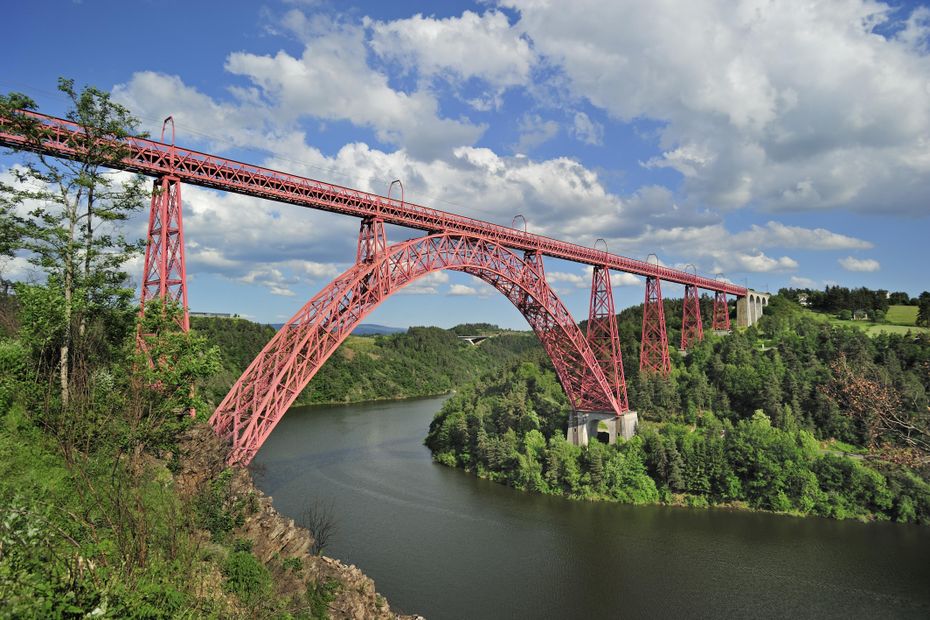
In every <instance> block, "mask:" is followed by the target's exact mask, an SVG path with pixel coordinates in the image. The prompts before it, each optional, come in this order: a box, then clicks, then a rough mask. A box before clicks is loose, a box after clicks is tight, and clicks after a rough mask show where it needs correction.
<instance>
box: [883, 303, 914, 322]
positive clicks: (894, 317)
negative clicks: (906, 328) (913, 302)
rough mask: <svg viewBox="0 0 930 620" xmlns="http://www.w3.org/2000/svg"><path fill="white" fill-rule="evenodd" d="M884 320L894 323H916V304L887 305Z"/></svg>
mask: <svg viewBox="0 0 930 620" xmlns="http://www.w3.org/2000/svg"><path fill="white" fill-rule="evenodd" d="M885 320H886V321H888V322H889V323H892V324H894V325H916V324H917V306H889V307H888V314H886V315H885Z"/></svg>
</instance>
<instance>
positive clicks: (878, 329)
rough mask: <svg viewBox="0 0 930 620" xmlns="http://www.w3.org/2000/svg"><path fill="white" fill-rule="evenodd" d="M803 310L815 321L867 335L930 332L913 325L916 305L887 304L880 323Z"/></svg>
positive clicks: (915, 316) (915, 318)
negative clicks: (886, 312) (851, 319)
mask: <svg viewBox="0 0 930 620" xmlns="http://www.w3.org/2000/svg"><path fill="white" fill-rule="evenodd" d="M804 312H805V313H806V315H807V316H810V317H811V318H813V319H815V320H817V321H824V322H827V323H830V324H831V325H837V326H842V327H854V328H856V329H860V330H862V331H864V332H865V333H866V334H868V335H869V336H877V335H878V334H882V333H885V334H906V333H908V332H911V333H924V334H926V333H930V329H927V328H926V327H917V326H916V325H915V323H916V322H917V306H889V308H888V314H886V315H885V321H884V322H880V323H879V322H875V323H873V322H872V321H844V320H842V319H839V318H837V317H836V316H835V315H833V314H827V313H824V312H816V311H814V310H809V309H805V310H804Z"/></svg>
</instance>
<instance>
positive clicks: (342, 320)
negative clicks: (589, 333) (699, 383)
mask: <svg viewBox="0 0 930 620" xmlns="http://www.w3.org/2000/svg"><path fill="white" fill-rule="evenodd" d="M366 227H367V228H366ZM541 258H542V257H541V255H539V254H533V253H528V254H527V255H526V256H525V257H521V256H518V255H517V254H515V253H514V252H513V251H511V250H509V249H508V248H506V247H504V246H502V245H500V244H498V243H495V242H494V241H491V240H489V239H486V238H483V237H478V236H463V235H461V234H452V233H440V234H434V235H429V236H426V237H420V238H417V239H412V240H410V241H406V242H403V243H398V244H396V245H393V246H390V247H387V246H386V243H384V236H383V226H382V225H381V224H380V222H375V223H374V224H372V222H371V221H366V222H365V223H363V225H362V235H361V237H360V240H359V253H358V261H357V263H356V264H355V265H354V266H353V267H352V268H350V269H349V270H348V271H346V272H345V273H343V274H342V275H341V276H339V277H337V278H336V279H335V280H333V281H332V282H331V283H330V284H329V285H328V286H327V287H326V288H324V289H323V290H322V291H320V292H319V293H318V294H317V295H316V296H315V297H314V298H313V299H311V300H310V301H309V302H307V304H306V305H305V306H304V307H303V308H301V309H300V311H299V312H298V313H297V314H295V315H294V316H293V318H291V319H290V320H289V321H288V322H287V323H286V324H285V325H284V327H282V328H281V329H280V330H279V331H278V333H277V334H276V335H275V337H274V338H272V339H271V341H270V342H269V343H268V344H267V345H266V346H265V348H264V349H262V351H261V353H259V354H258V357H256V358H255V360H254V361H253V362H252V363H251V365H249V367H248V369H246V371H245V372H244V373H243V374H242V376H241V377H240V378H239V380H238V381H237V382H236V384H235V385H234V386H233V388H232V390H230V392H229V394H227V396H226V398H224V399H223V402H222V403H221V404H220V406H219V407H218V408H217V409H216V411H215V412H214V413H213V416H212V417H211V418H210V424H211V425H212V426H213V429H214V430H215V432H216V433H217V435H219V436H220V437H221V438H223V439H225V440H226V441H227V442H228V443H229V446H230V452H229V457H228V462H229V463H231V464H240V465H247V464H248V463H250V462H251V460H252V459H253V458H254V456H255V454H256V453H257V452H258V450H259V448H260V447H261V446H262V444H263V443H264V441H265V439H267V437H268V435H269V434H270V433H271V431H272V430H273V429H274V427H275V425H276V424H277V423H278V421H279V420H280V419H281V417H282V416H283V415H284V414H285V412H286V411H287V410H288V408H289V407H290V406H291V404H292V403H293V402H294V400H295V399H296V398H297V396H298V395H299V394H300V392H301V390H303V389H304V387H306V385H307V383H309V382H310V380H311V379H312V378H313V376H314V375H315V374H316V372H317V371H318V370H319V369H320V368H321V367H322V366H323V364H324V363H325V362H326V360H327V359H329V357H330V356H331V355H332V354H333V352H335V351H336V349H337V348H338V347H339V345H340V344H341V343H342V341H343V340H345V338H346V337H347V336H348V335H349V334H350V333H351V332H352V330H353V328H355V326H356V325H358V324H359V323H360V322H361V321H362V320H363V319H364V318H365V316H367V315H368V314H369V313H370V312H372V311H373V310H374V309H375V308H377V307H378V305H380V303H381V302H382V301H384V300H385V299H387V297H389V296H390V295H392V294H393V293H395V292H397V291H398V290H400V289H401V288H403V287H405V286H407V285H408V284H410V283H411V282H414V281H415V280H417V279H418V278H422V277H423V276H425V275H427V274H429V273H432V272H434V271H439V270H443V269H453V270H457V271H464V272H467V273H470V274H472V275H475V276H477V277H479V278H481V279H482V280H484V281H485V282H487V283H489V284H491V285H492V286H493V287H494V288H496V289H497V290H498V291H500V292H501V293H503V294H504V296H505V297H507V299H509V300H510V301H511V302H512V303H513V304H514V305H515V306H516V307H517V309H518V310H519V311H520V312H521V313H522V314H523V316H524V317H526V320H527V322H528V323H529V324H530V326H531V327H532V328H533V331H534V332H535V333H536V335H537V337H538V338H539V340H540V342H541V343H542V345H543V347H544V348H545V350H546V352H547V353H548V355H549V357H550V359H551V360H552V364H553V366H555V370H556V373H557V374H558V377H559V380H560V382H561V384H562V387H563V388H564V389H565V393H566V395H567V396H568V399H569V402H570V403H571V405H572V408H573V409H574V410H575V411H612V412H614V413H616V414H617V415H619V414H621V413H623V410H625V407H623V410H621V406H620V405H619V404H618V401H617V400H616V397H615V394H614V391H613V390H612V389H611V384H610V382H609V381H608V379H607V377H606V376H605V374H604V372H603V370H602V369H601V367H600V365H599V364H598V360H597V358H596V356H595V354H594V353H593V351H592V350H591V348H590V347H589V346H588V343H587V341H586V340H585V337H584V335H583V334H582V333H581V330H580V329H579V328H578V325H577V324H576V323H575V321H574V319H573V318H572V316H571V314H570V313H569V311H568V309H567V308H565V305H564V304H563V303H562V301H561V300H560V299H559V298H558V296H557V295H556V294H555V292H554V291H553V290H552V289H551V288H550V287H549V285H548V284H547V283H546V280H545V276H544V272H543V269H542V260H541Z"/></svg>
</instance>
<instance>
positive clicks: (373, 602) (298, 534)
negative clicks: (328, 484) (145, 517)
mask: <svg viewBox="0 0 930 620" xmlns="http://www.w3.org/2000/svg"><path fill="white" fill-rule="evenodd" d="M225 452H226V451H225V447H224V446H223V445H222V443H221V442H220V441H219V439H217V437H216V436H215V435H214V434H213V432H212V431H211V429H210V428H209V426H207V425H206V424H199V425H197V426H195V427H194V428H192V429H190V430H189V431H188V433H187V435H186V436H185V438H184V440H183V441H182V443H181V453H180V458H179V463H178V464H179V466H178V468H177V473H176V475H175V484H176V486H177V488H178V490H179V492H180V493H181V494H182V495H187V496H188V497H193V496H194V495H195V494H196V493H199V492H201V491H202V489H204V488H205V487H206V486H207V485H209V484H210V483H211V482H212V481H214V480H217V479H218V477H219V476H220V474H221V473H222V472H223V471H224V470H226V465H225V463H224V456H225ZM227 501H229V502H230V503H231V504H233V505H240V506H243V510H242V511H241V518H240V523H239V524H238V525H237V526H236V528H235V530H234V531H233V532H232V535H233V537H235V538H239V539H245V540H248V541H251V543H252V548H251V551H252V554H253V555H254V556H255V557H256V558H257V559H258V560H259V561H261V562H262V563H263V564H264V565H265V566H266V567H267V568H268V570H269V571H270V572H271V574H272V577H273V579H274V587H275V590H276V592H277V594H278V595H279V596H281V597H283V598H285V599H288V598H292V597H300V596H301V595H303V594H304V593H305V592H306V589H307V584H308V583H309V584H334V587H333V588H332V597H331V598H332V600H331V601H329V602H328V603H327V607H328V609H329V616H330V617H331V618H353V619H355V618H377V619H397V618H418V617H419V616H401V615H399V614H396V613H394V612H392V611H391V609H390V606H389V605H388V603H387V601H386V600H385V598H384V597H383V596H381V595H379V594H378V593H377V591H376V590H375V584H374V581H372V580H371V579H370V578H369V577H367V576H366V575H365V574H364V573H362V571H361V570H359V569H358V568H356V567H355V566H347V565H345V564H343V563H342V562H340V561H338V560H335V559H333V558H328V557H325V556H319V555H314V554H312V553H310V549H311V548H312V546H313V537H312V535H311V534H310V532H309V531H308V530H307V529H306V528H303V527H301V526H299V525H297V524H296V523H295V522H294V520H293V519H290V518H288V517H285V516H284V515H282V514H280V513H279V512H278V511H277V510H275V508H274V506H272V501H271V497H269V496H267V495H265V494H264V493H262V491H261V490H259V489H258V488H257V487H256V486H255V485H254V484H253V482H252V476H251V474H250V473H249V471H248V470H246V469H242V468H235V469H233V470H232V472H231V475H230V479H229V484H228V496H227Z"/></svg>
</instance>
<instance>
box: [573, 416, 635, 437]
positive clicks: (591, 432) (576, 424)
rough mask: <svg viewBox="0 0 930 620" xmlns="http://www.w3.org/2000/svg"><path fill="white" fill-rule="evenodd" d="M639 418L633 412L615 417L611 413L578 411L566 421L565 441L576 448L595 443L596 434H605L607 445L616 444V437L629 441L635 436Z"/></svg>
mask: <svg viewBox="0 0 930 620" xmlns="http://www.w3.org/2000/svg"><path fill="white" fill-rule="evenodd" d="M638 420H639V418H638V416H637V415H636V412H635V411H627V412H626V413H624V414H622V415H619V416H618V415H617V414H616V413H614V412H613V411H579V412H577V413H573V414H571V416H570V417H569V419H568V431H567V433H566V439H568V443H570V444H573V445H576V446H586V445H588V441H591V440H594V441H597V434H598V432H601V433H607V443H609V444H614V443H617V437H622V438H623V439H629V438H630V437H632V436H633V435H634V434H636V425H637V424H638V423H639V421H638Z"/></svg>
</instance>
